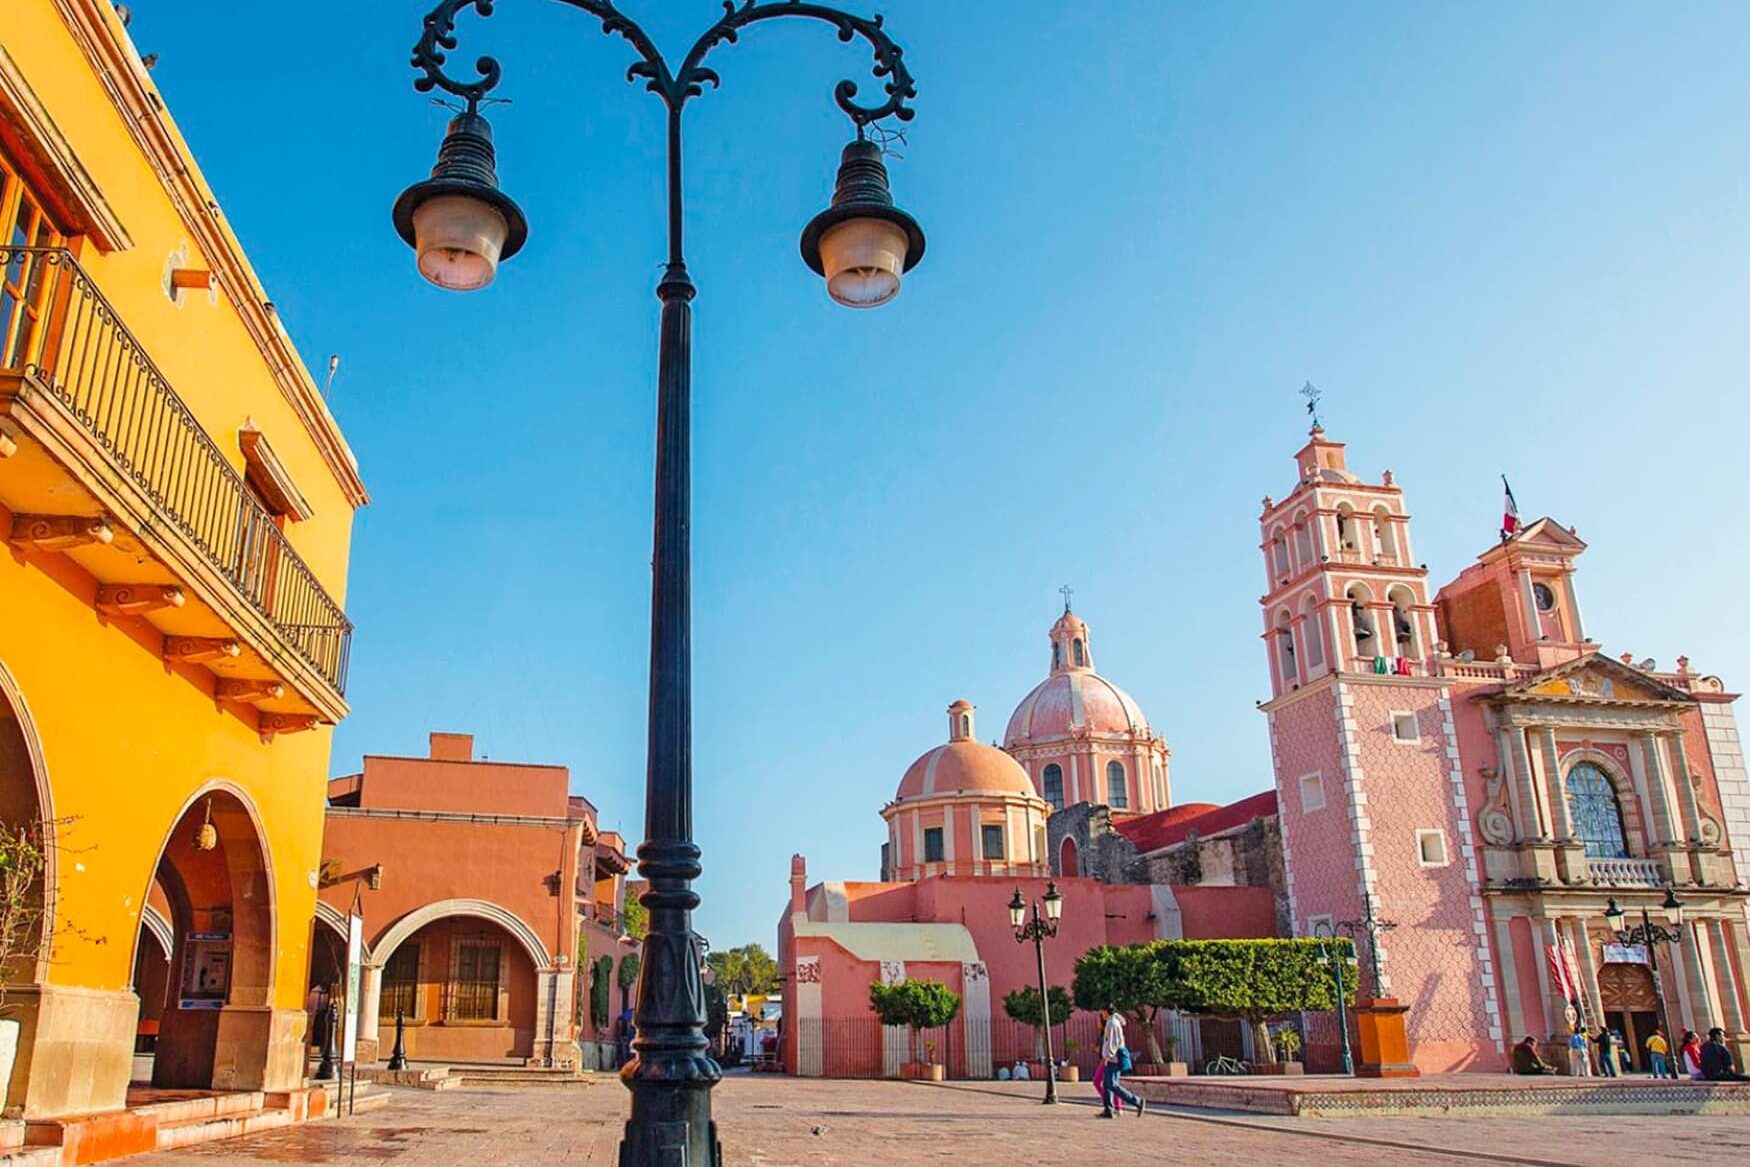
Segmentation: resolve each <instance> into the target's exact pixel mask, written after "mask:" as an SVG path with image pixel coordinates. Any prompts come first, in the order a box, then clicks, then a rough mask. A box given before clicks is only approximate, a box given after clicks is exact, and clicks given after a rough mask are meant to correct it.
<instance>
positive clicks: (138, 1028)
mask: <svg viewBox="0 0 1750 1167" xmlns="http://www.w3.org/2000/svg"><path fill="white" fill-rule="evenodd" d="M0 241H3V244H4V245H3V246H0V539H3V540H5V542H6V545H7V554H5V555H3V556H0V614H3V616H0V621H3V629H0V830H3V831H5V832H6V833H7V834H8V836H10V837H13V838H16V837H17V834H18V832H21V831H22V832H25V833H27V834H33V835H35V836H36V837H38V838H40V839H42V841H43V843H44V845H45V847H46V850H47V854H48V860H49V862H48V867H47V870H46V871H45V872H44V873H43V881H42V884H41V885H40V886H39V892H40V893H41V894H40V899H39V901H38V903H37V907H39V908H41V909H42V911H43V916H42V920H41V924H42V926H41V928H40V929H32V930H31V933H30V935H29V936H28V937H27V943H26V946H25V949H26V950H25V951H24V952H23V953H22V954H20V959H17V960H16V962H15V963H13V964H12V965H11V966H10V967H7V968H5V969H4V970H0V975H3V976H5V977H6V979H7V982H8V984H7V990H6V1005H7V1009H6V1013H5V1017H4V1018H0V1033H7V1036H10V1033H9V1032H8V1031H11V1030H12V1029H13V1027H15V1026H16V1027H18V1028H17V1036H18V1060H17V1064H16V1066H15V1067H12V1072H11V1075H10V1081H9V1082H8V1081H7V1080H6V1078H5V1076H4V1069H3V1068H0V1090H4V1093H5V1095H6V1097H5V1108H6V1109H7V1110H8V1111H9V1112H12V1111H14V1110H22V1112H23V1114H24V1115H25V1116H27V1117H28V1118H30V1119H32V1120H38V1119H67V1118H69V1116H83V1115H92V1114H97V1113H106V1114H110V1115H112V1116H115V1117H114V1121H113V1122H110V1123H109V1124H108V1125H107V1126H105V1124H104V1123H102V1122H98V1121H97V1120H90V1121H86V1122H81V1123H71V1124H65V1123H59V1122H54V1123H51V1122H43V1123H41V1124H40V1125H38V1126H35V1127H33V1130H32V1139H33V1141H40V1142H50V1141H53V1142H57V1143H62V1135H63V1134H67V1138H68V1139H69V1140H71V1139H73V1137H74V1136H73V1135H72V1134H68V1132H69V1131H74V1130H76V1129H77V1130H85V1131H87V1132H88V1133H89V1132H90V1131H94V1130H97V1129H98V1128H100V1127H101V1128H102V1129H103V1132H104V1133H103V1134H102V1137H101V1139H100V1140H99V1141H101V1142H102V1143H103V1145H104V1147H105V1148H106V1149H105V1152H104V1153H106V1154H119V1153H131V1152H134V1151H149V1150H152V1149H154V1146H155V1145H156V1144H155V1138H156V1134H155V1129H156V1128H155V1125H154V1124H155V1122H156V1121H157V1120H156V1119H148V1118H140V1119H135V1118H133V1117H132V1116H123V1115H120V1114H119V1112H120V1110H121V1108H122V1107H123V1106H124V1105H125V1103H126V1102H127V1100H128V1096H129V1085H130V1080H134V1081H136V1082H138V1083H139V1084H141V1085H142V1086H143V1085H145V1084H146V1082H147V1081H148V1080H149V1081H150V1083H151V1084H153V1085H156V1086H159V1087H166V1088H177V1089H182V1088H199V1089H218V1090H229V1091H236V1092H240V1093H241V1094H243V1096H244V1097H243V1098H242V1100H241V1101H240V1102H238V1105H242V1106H244V1107H245V1108H246V1110H247V1109H248V1108H250V1107H252V1108H253V1110H251V1111H249V1114H250V1118H251V1120H252V1121H256V1120H259V1121H263V1122H264V1121H265V1119H261V1118H260V1116H259V1114H258V1113H256V1112H259V1111H260V1109H261V1107H262V1105H263V1099H264V1097H265V1098H266V1100H267V1102H266V1104H267V1105H268V1106H269V1107H270V1108H272V1107H277V1108H279V1109H280V1110H281V1111H282V1112H283V1111H285V1110H287V1109H288V1107H290V1106H291V1105H292V1104H293V1103H292V1100H293V1099H294V1098H296V1097H299V1096H304V1097H307V1095H303V1094H302V1087H303V1083H304V1036H305V1032H304V1031H305V1011H304V998H305V969H306V964H307V960H308V946H309V940H310V918H311V914H312V911H313V908H314V904H315V899H316V891H315V884H316V878H317V868H318V866H319V865H320V861H321V851H320V847H321V838H322V790H323V782H324V781H325V779H326V776H327V774H328V759H329V749H330V737H331V728H330V727H332V726H333V725H334V724H335V723H336V722H338V721H339V720H340V719H341V718H343V717H344V716H346V714H347V711H348V708H347V702H346V697H345V690H346V665H347V654H348V650H349V646H350V642H351V636H352V625H351V623H350V622H349V621H348V619H347V617H346V614H345V612H344V610H343V608H342V601H343V598H344V595H345V589H346V579H347V566H348V555H349V551H350V544H351V536H352V520H353V513H354V510H355V508H357V507H359V506H361V505H363V504H364V503H365V501H366V495H365V489H364V486H363V484H362V483H361V481H360V479H359V472H358V466H357V464H356V462H355V460H354V458H353V455H352V453H351V451H350V450H349V449H348V447H347V443H346V441H345V439H344V438H343V437H342V435H341V432H340V429H339V427H338V426H337V425H336V424H335V421H334V419H333V417H331V416H330V415H329V412H328V409H327V407H326V405H325V404H324V403H323V398H322V394H321V393H320V391H319V390H318V388H317V386H316V384H315V382H314V381H313V380H312V379H311V376H310V374H309V372H308V371H307V368H306V366H305V364H304V361H303V359H302V358H301V357H300V355H299V354H298V352H297V351H296V349H295V348H294V347H293V345H292V342H291V340H290V338H289V337H288V335H287V333H286V329H285V326H284V325H283V324H282V322H281V321H280V319H279V318H278V316H277V315H276V314H275V313H274V310H273V307H272V304H271V303H270V300H271V297H270V295H269V294H268V292H267V291H266V289H264V288H263V286H262V284H261V282H260V280H259V279H258V278H257V276H256V274H255V272H254V270H253V269H252V268H251V266H250V262H249V259H248V257H247V255H246V254H245V252H244V248H243V245H242V243H241V242H240V241H239V239H238V238H237V236H236V235H235V234H234V232H233V231H232V228H231V226H230V225H229V223H228V221H227V220H226V218H225V215H224V213H223V211H222V210H221V208H220V204H219V202H218V200H217V197H216V196H215V194H214V192H213V191H212V189H211V188H210V187H209V186H208V184H207V182H206V180H205V178H204V177H203V175H202V171H201V167H200V165H199V164H198V163H197V161H196V159H195V157H194V153H193V151H192V150H191V148H190V145H189V143H188V142H187V141H185V140H184V138H183V136H182V134H181V132H180V131H179V130H178V128H177V126H176V123H175V121H174V119H173V118H172V117H171V115H170V113H169V112H168V110H167V108H166V103H165V101H164V98H163V95H162V94H161V93H160V92H159V90H158V88H157V86H156V85H155V84H154V83H153V81H152V77H151V75H150V73H149V72H148V70H147V68H146V66H145V64H144V63H143V62H142V60H141V58H140V56H139V55H138V53H137V51H136V49H135V47H134V44H133V42H132V40H131V39H130V37H129V35H128V32H127V30H126V28H125V27H124V24H123V21H122V19H121V17H120V16H118V14H117V9H116V6H115V5H114V4H112V3H111V2H110V0H7V2H6V3H5V4H4V5H3V6H0ZM4 1044H6V1045H7V1046H10V1042H5V1043H4ZM136 1052H138V1054H139V1057H138V1060H136ZM251 1096H252V1099H251ZM227 1113H229V1112H227ZM239 1113H240V1114H241V1113H243V1112H239ZM239 1121H240V1122H241V1121H242V1118H241V1117H240V1118H239ZM93 1137H94V1138H96V1137H97V1136H95V1135H94V1136H93ZM70 1145H71V1144H70V1143H62V1146H63V1147H64V1148H65V1147H67V1146H70ZM68 1153H69V1154H71V1153H72V1152H71V1151H69V1152H68ZM80 1153H81V1154H95V1153H96V1152H94V1151H92V1150H91V1149H90V1148H89V1147H87V1148H86V1149H85V1150H84V1151H81V1152H80ZM69 1161H72V1160H71V1159H69ZM81 1161H84V1160H81Z"/></svg>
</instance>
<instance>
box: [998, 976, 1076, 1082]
mask: <svg viewBox="0 0 1750 1167" xmlns="http://www.w3.org/2000/svg"><path fill="white" fill-rule="evenodd" d="M1047 995H1048V997H1049V999H1050V1003H1051V1008H1050V1012H1051V1016H1050V1017H1049V1018H1047V1017H1046V1016H1045V1010H1044V1009H1042V1008H1040V1003H1039V990H1038V989H1035V988H1033V987H1032V986H1031V985H1029V986H1027V987H1026V988H1024V989H1016V990H1015V991H1014V992H1012V993H1007V994H1005V995H1004V996H1003V1012H1004V1013H1007V1014H1008V1015H1009V1016H1010V1017H1011V1018H1013V1019H1014V1020H1016V1021H1019V1022H1020V1023H1021V1024H1022V1025H1026V1026H1030V1027H1032V1030H1033V1057H1032V1059H1031V1060H1029V1061H1028V1063H1027V1072H1028V1073H1029V1074H1031V1075H1032V1076H1033V1077H1034V1078H1044V1077H1045V1027H1046V1026H1047V1025H1060V1024H1062V1023H1063V1022H1064V1020H1065V1019H1067V1018H1068V1017H1069V1014H1070V1010H1071V1009H1073V1008H1075V1004H1074V1002H1073V1001H1071V1000H1070V996H1069V991H1068V990H1066V989H1064V988H1062V987H1061V986H1059V985H1052V986H1051V987H1050V989H1049V991H1048V994H1047ZM1057 1080H1058V1081H1059V1082H1066V1081H1079V1080H1080V1075H1077V1077H1076V1078H1065V1077H1064V1076H1063V1071H1062V1070H1061V1069H1059V1070H1058V1073H1057Z"/></svg>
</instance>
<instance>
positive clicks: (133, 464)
mask: <svg viewBox="0 0 1750 1167" xmlns="http://www.w3.org/2000/svg"><path fill="white" fill-rule="evenodd" d="M0 277H3V279H0V505H4V506H5V507H6V508H7V509H8V510H10V511H11V512H12V513H13V526H12V533H11V542H12V544H13V546H14V547H15V548H17V549H18V550H20V551H22V552H25V553H27V554H31V555H57V556H65V557H66V558H67V559H69V560H71V561H73V562H75V563H77V564H78V565H79V566H80V567H81V568H82V569H83V570H84V571H85V572H87V573H88V574H89V575H90V576H92V577H93V578H94V579H95V580H96V581H97V585H98V586H97V589H96V605H97V607H98V609H99V611H100V612H102V613H104V614H105V615H106V616H109V617H111V618H124V617H135V618H139V619H142V620H144V621H146V622H147V623H149V624H150V625H151V626H152V627H153V628H155V629H156V630H157V631H158V632H159V633H160V634H161V635H162V636H163V638H164V639H163V648H162V652H163V655H164V658H165V660H166V661H167V662H171V663H173V664H177V665H184V666H190V667H200V668H204V669H206V670H207V671H209V672H211V673H212V674H214V676H215V677H216V678H217V680H216V682H215V684H214V694H215V699H216V700H218V701H219V702H220V703H221V704H225V705H229V706H231V707H233V708H234V709H236V710H237V711H238V712H240V713H241V712H242V711H243V710H244V709H245V708H249V707H252V708H254V709H255V710H256V722H257V724H258V725H259V727H260V729H261V731H262V735H263V737H264V738H267V737H270V736H272V735H273V734H275V733H283V732H291V731H293V730H299V729H307V728H310V727H312V726H314V725H316V724H320V723H324V722H329V723H331V722H335V721H338V720H339V719H340V718H341V717H344V716H345V715H346V712H347V708H346V701H345V692H346V668H347V654H348V651H349V649H350V646H351V642H352V624H351V623H350V622H349V621H348V620H347V618H346V614H345V612H344V611H343V610H342V609H341V607H340V605H339V604H338V603H336V602H335V601H334V599H333V597H331V596H330V595H329V594H328V592H327V591H326V590H325V589H324V588H323V587H322V585H321V584H320V583H319V582H317V579H316V576H315V574H314V573H313V572H312V571H311V570H310V568H309V567H308V566H307V565H306V564H305V563H304V561H303V559H301V558H300V557H299V556H298V553H297V552H296V551H295V550H293V548H292V546H291V544H290V543H289V542H288V541H287V540H286V537H285V535H284V534H283V533H282V532H281V531H280V529H279V526H278V525H277V522H276V520H275V518H274V517H273V516H272V515H270V514H269V513H268V512H267V510H266V508H265V507H263V506H262V504H261V503H260V502H259V501H258V500H257V499H256V498H255V496H254V495H253V494H252V493H251V492H250V490H249V489H248V487H247V486H246V485H245V483H244V479H243V476H242V475H241V474H240V473H239V472H238V471H237V470H236V469H235V468H234V467H233V466H232V465H231V463H230V461H229V460H227V459H226V457H225V455H224V454H223V452H221V450H220V449H219V447H218V445H217V444H215V443H214V441H213V439H212V438H211V437H210V436H209V435H208V434H207V432H206V430H205V429H203V428H202V426H201V424H200V422H199V421H197V420H196V419H195V417H194V415H193V414H192V413H191V412H190V411H189V409H188V407H187V406H186V405H185V404H184V403H183V401H182V399H181V398H179V397H178V396H177V395H176V392H175V390H173V389H172V388H171V387H170V384H169V382H168V381H166V379H165V378H164V376H163V374H162V373H161V372H160V371H159V370H158V368H157V366H156V365H154V364H153V362H152V359H151V357H150V356H148V355H147V353H146V351H145V349H144V348H143V347H142V346H141V344H140V342H139V341H138V339H136V338H135V337H134V335H133V334H132V333H131V332H129V331H128V328H127V326H126V325H125V324H124V323H123V322H122V321H121V319H120V317H119V316H118V315H117V314H116V312H115V310H114V309H113V308H112V307H111V306H110V304H109V303H108V301H106V300H105V299H104V297H103V294H102V293H101V292H100V291H98V289H97V287H96V285H95V284H94V283H93V282H92V280H91V278H90V277H89V276H88V275H87V274H86V273H85V272H84V271H83V270H82V269H81V268H80V267H79V265H78V263H77V262H76V261H75V260H74V258H73V255H72V253H71V252H69V251H65V250H61V249H58V248H46V249H45V248H0Z"/></svg>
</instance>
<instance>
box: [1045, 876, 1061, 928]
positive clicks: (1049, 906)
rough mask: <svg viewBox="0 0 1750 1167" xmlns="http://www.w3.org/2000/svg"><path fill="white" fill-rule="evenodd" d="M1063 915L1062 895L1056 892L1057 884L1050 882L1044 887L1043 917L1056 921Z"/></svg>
mask: <svg viewBox="0 0 1750 1167" xmlns="http://www.w3.org/2000/svg"><path fill="white" fill-rule="evenodd" d="M1062 915H1063V896H1061V895H1059V894H1058V891H1057V884H1056V883H1050V884H1047V885H1046V887H1045V918H1046V919H1048V920H1050V921H1051V922H1052V923H1054V924H1055V923H1056V922H1057V920H1058V918H1059V917H1060V916H1062Z"/></svg>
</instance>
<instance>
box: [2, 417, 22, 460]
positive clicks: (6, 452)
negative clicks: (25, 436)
mask: <svg viewBox="0 0 1750 1167" xmlns="http://www.w3.org/2000/svg"><path fill="white" fill-rule="evenodd" d="M16 453H18V435H17V434H15V433H13V432H12V431H10V430H8V429H7V428H6V427H5V426H3V425H0V458H10V457H12V455H14V454H16Z"/></svg>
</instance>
